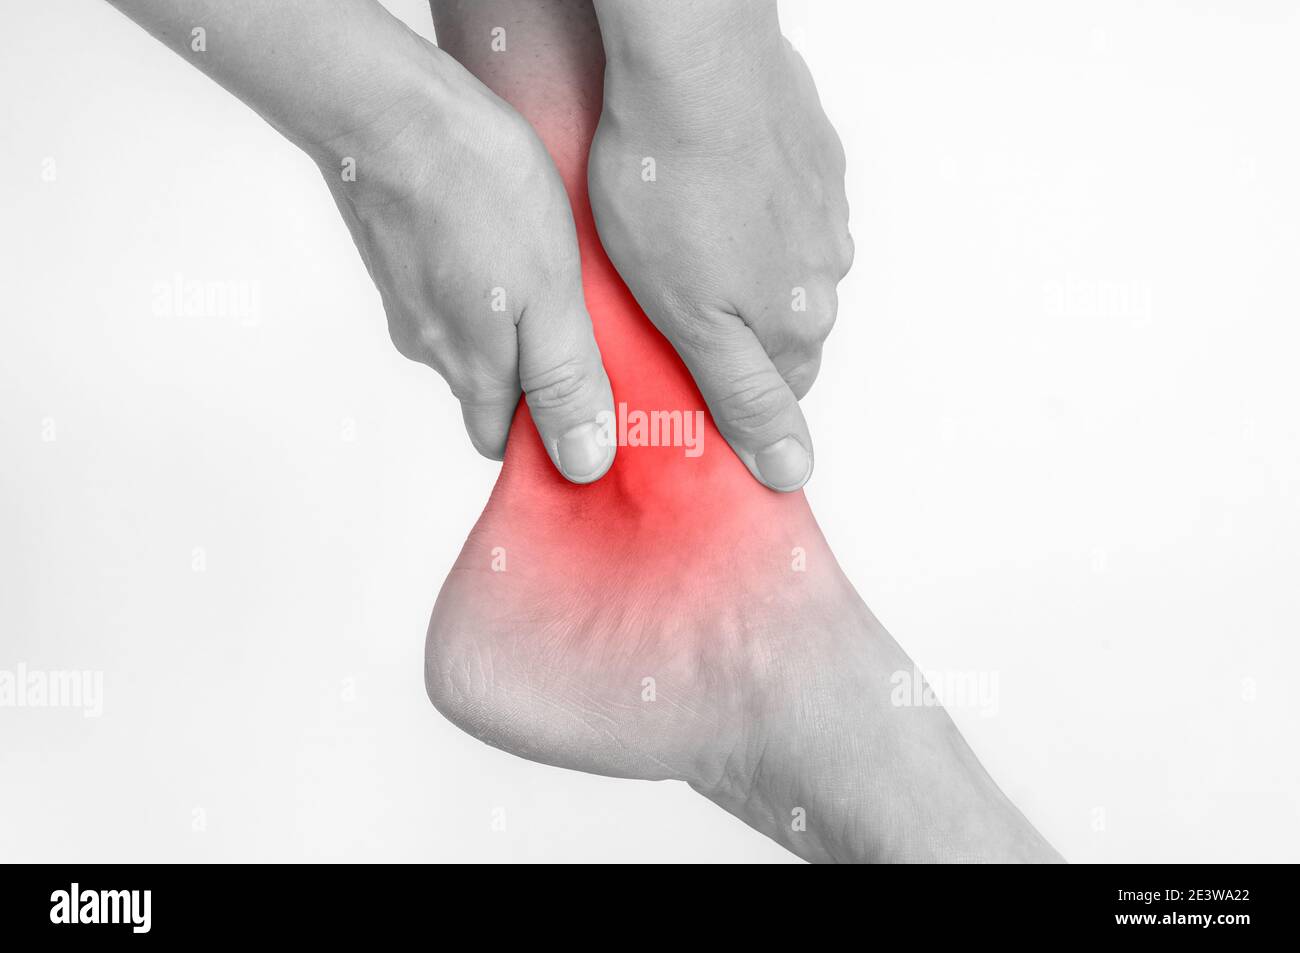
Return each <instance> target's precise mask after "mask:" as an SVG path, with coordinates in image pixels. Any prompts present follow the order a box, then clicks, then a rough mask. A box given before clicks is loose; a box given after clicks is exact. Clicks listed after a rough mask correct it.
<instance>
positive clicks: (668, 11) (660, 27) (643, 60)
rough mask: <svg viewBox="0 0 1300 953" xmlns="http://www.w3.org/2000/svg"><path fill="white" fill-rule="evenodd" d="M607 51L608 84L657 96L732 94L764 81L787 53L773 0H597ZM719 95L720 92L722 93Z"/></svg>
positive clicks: (607, 91) (597, 13)
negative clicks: (703, 87)
mask: <svg viewBox="0 0 1300 953" xmlns="http://www.w3.org/2000/svg"><path fill="white" fill-rule="evenodd" d="M595 8H596V16H597V19H598V20H599V23H600V33H601V39H602V42H603V44H604V47H605V77H606V79H605V82H606V87H607V90H606V94H607V96H608V94H609V89H608V87H609V86H610V84H611V83H613V84H614V85H615V87H616V88H617V87H619V86H620V85H621V84H622V83H623V82H624V80H627V81H629V82H636V83H637V84H648V85H651V86H653V87H654V90H653V91H656V92H657V93H658V95H659V96H661V97H666V96H674V95H675V94H676V93H677V92H680V91H682V90H685V89H693V90H695V91H696V92H698V86H699V84H700V83H701V82H702V81H705V80H707V81H709V82H710V83H711V84H715V85H719V84H720V85H721V86H723V87H726V86H728V85H734V87H735V88H736V90H737V91H739V90H740V88H742V86H743V85H744V81H745V78H746V77H748V78H749V79H751V80H752V79H753V78H754V77H756V76H761V75H763V71H764V70H765V68H766V66H767V64H769V63H770V61H771V60H772V59H773V58H775V57H776V56H778V55H780V53H781V50H782V48H783V46H784V39H783V37H782V36H781V27H780V23H779V21H778V19H777V9H776V3H775V0H718V2H711V3H698V2H694V0H669V2H666V3H653V4H650V3H636V2H628V0H595ZM720 91H722V90H720Z"/></svg>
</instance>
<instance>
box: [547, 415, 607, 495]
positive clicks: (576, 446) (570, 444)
mask: <svg viewBox="0 0 1300 953" xmlns="http://www.w3.org/2000/svg"><path fill="white" fill-rule="evenodd" d="M613 449H614V448H613V447H610V446H606V441H602V440H601V439H600V428H599V427H597V426H596V425H595V424H594V423H593V424H579V425H578V426H577V427H574V428H573V429H572V430H570V431H569V432H568V433H566V434H565V435H564V436H563V437H561V438H560V439H559V440H558V441H557V443H556V447H555V452H556V456H558V457H559V458H560V471H561V472H562V473H563V474H564V475H565V476H566V477H568V478H569V479H570V480H572V481H573V482H575V483H587V482H589V481H591V480H594V479H595V478H596V477H598V476H600V475H601V474H602V473H604V472H605V470H606V469H607V468H608V467H609V463H610V458H611V457H612V456H613V452H612V451H613Z"/></svg>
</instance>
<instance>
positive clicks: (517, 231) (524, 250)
mask: <svg viewBox="0 0 1300 953" xmlns="http://www.w3.org/2000/svg"><path fill="white" fill-rule="evenodd" d="M426 52H427V54H428V56H429V62H428V64H427V70H428V76H429V83H428V88H427V89H420V90H416V91H413V92H412V94H411V95H410V96H409V97H407V98H405V99H403V100H402V101H400V102H398V103H397V104H396V105H394V106H393V107H391V108H390V109H388V110H386V111H385V112H384V113H383V114H382V115H381V116H379V117H378V118H377V119H376V120H375V121H374V122H372V123H371V124H369V125H368V126H366V127H365V128H364V129H363V130H361V131H360V132H359V133H353V134H349V135H347V136H343V137H339V138H338V139H336V140H335V141H333V142H331V143H329V144H328V145H327V146H326V147H325V148H322V149H319V150H313V151H314V152H316V153H318V154H319V158H318V162H319V164H320V165H321V170H322V172H323V174H324V176H325V179H326V182H327V183H328V184H329V188H330V191H331V193H332V194H333V195H334V198H335V201H336V203H337V205H338V207H339V210H340V212H342V214H343V218H344V220H345V221H346V222H347V225H348V228H349V230H350V231H351V233H352V238H353V241H354V242H355V243H356V246H357V249H358V251H360V253H361V257H362V259H363V260H364V261H365V264H366V268H367V270H368V271H369V272H370V277H371V278H372V279H373V280H374V282H375V285H376V287H377V288H378V289H379V293H380V296H381V298H382V299H383V304H384V310H385V312H386V313H387V315H388V327H389V332H390V334H391V335H392V339H393V343H394V344H395V345H396V346H397V349H398V350H399V351H400V352H401V353H402V354H403V355H405V356H406V357H408V358H410V359H412V360H416V361H420V362H422V363H425V364H428V365H429V366H430V367H432V368H433V369H434V370H436V371H437V372H438V373H439V374H441V375H442V377H443V378H445V379H446V381H447V383H448V384H449V385H450V386H451V390H452V393H453V394H454V395H455V396H456V398H457V399H458V400H459V401H460V403H461V410H462V412H463V415H464V418H465V427H466V430H468V432H469V436H470V439H471V441H472V442H473V444H474V446H475V448H476V449H477V450H478V451H479V452H480V453H481V454H483V455H484V456H486V457H490V458H492V459H495V460H500V459H502V458H503V456H504V453H505V445H506V436H507V433H508V432H509V429H510V423H511V420H512V418H513V416H514V413H515V409H516V407H517V405H518V403H519V395H520V390H521V387H522V390H523V392H524V393H525V395H526V397H527V400H528V407H529V411H530V412H531V415H532V419H533V422H534V423H535V424H536V427H537V430H538V432H539V433H540V435H541V438H542V443H543V444H544V445H545V447H546V451H547V454H548V455H549V456H550V458H551V460H552V462H553V463H554V464H555V466H556V467H557V468H558V469H559V470H560V472H561V473H562V474H563V475H564V476H565V477H566V478H567V479H569V480H570V481H572V482H574V483H588V482H591V481H593V480H596V479H598V478H600V477H601V476H602V475H604V473H605V471H606V470H608V469H609V467H610V465H611V464H612V462H613V459H614V452H615V448H614V447H613V446H612V445H611V444H610V443H609V442H608V441H607V440H602V439H601V438H600V434H601V429H600V426H599V423H598V419H606V418H602V417H601V415H602V414H606V415H611V416H612V414H613V396H612V393H611V390H610V385H609V379H608V377H606V375H605V370H604V368H603V366H602V365H601V360H600V353H599V351H598V350H597V347H596V341H595V337H594V335H593V333H592V328H591V319H590V317H589V316H588V314H587V310H586V306H585V304H584V302H583V295H582V279H581V273H580V268H579V258H578V246H577V239H576V234H575V230H574V223H573V215H572V212H571V210H570V208H569V202H568V198H567V197H566V195H565V192H564V187H563V185H562V183H561V180H560V177H559V173H558V172H557V171H556V169H555V166H554V164H553V163H552V162H551V159H550V156H549V155H548V154H547V152H546V149H545V148H544V146H543V145H542V143H541V141H540V140H539V139H538V138H537V136H536V134H535V133H534V132H533V129H532V127H531V126H530V125H529V124H528V123H527V122H526V121H525V120H524V119H523V118H522V117H521V116H519V115H518V113H516V112H515V110H514V109H513V108H511V107H510V106H509V105H507V104H506V103H505V102H504V101H502V100H501V99H499V98H498V97H497V96H496V95H494V94H493V93H492V92H491V91H490V90H488V89H487V87H485V86H484V85H483V84H482V83H480V82H479V81H478V80H477V79H475V78H474V77H473V76H472V75H470V74H469V73H468V72H466V71H465V70H464V69H463V68H462V67H461V66H460V65H459V64H457V63H455V62H454V61H453V60H451V59H450V58H449V57H446V56H445V55H444V54H442V53H441V52H439V51H438V50H437V49H436V48H434V47H432V46H427V47H426ZM349 158H351V159H352V160H353V165H352V166H351V168H353V169H354V170H355V176H354V177H352V176H346V175H344V174H343V172H344V171H345V170H346V169H348V168H349V165H348V159H349Z"/></svg>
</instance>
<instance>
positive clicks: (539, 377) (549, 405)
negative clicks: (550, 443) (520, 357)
mask: <svg viewBox="0 0 1300 953" xmlns="http://www.w3.org/2000/svg"><path fill="white" fill-rule="evenodd" d="M520 384H521V385H522V386H523V389H524V392H525V393H526V394H527V395H528V406H529V407H531V408H532V409H534V410H554V409H556V408H561V407H571V406H573V405H575V404H579V403H581V402H583V401H585V400H586V399H587V398H588V397H589V396H590V395H591V393H592V392H593V390H594V389H595V374H593V372H592V369H591V367H590V366H589V364H588V362H587V361H586V360H584V359H582V358H568V359H566V360H564V361H561V362H560V363H559V364H554V365H551V366H549V367H547V368H546V369H545V370H542V371H536V372H531V373H529V374H528V375H526V376H525V377H524V378H522V379H521V380H520Z"/></svg>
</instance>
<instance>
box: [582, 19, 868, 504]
mask: <svg viewBox="0 0 1300 953" xmlns="http://www.w3.org/2000/svg"><path fill="white" fill-rule="evenodd" d="M595 9H596V12H597V15H598V18H599V22H600V27H601V32H602V34H603V37H604V46H605V49H606V52H607V56H608V62H607V65H606V70H605V81H604V111H603V113H602V115H601V119H600V125H599V126H598V128H597V130H596V134H595V139H594V141H593V143H592V146H591V160H590V172H589V176H590V195H591V204H592V208H593V211H594V214H595V219H596V224H597V227H598V229H599V232H600V237H601V240H602V242H603V243H604V246H605V249H606V251H607V252H608V253H609V256H610V259H611V260H612V261H613V262H614V265H615V266H616V267H617V268H618V271H619V273H620V274H621V275H622V276H623V278H624V279H625V280H626V282H627V284H628V286H629V287H630V288H631V290H632V292H633V294H634V295H635V296H636V299H637V301H638V302H639V303H640V305H641V307H642V308H643V309H644V310H645V312H646V314H647V315H648V316H649V318H650V320H651V321H652V322H653V323H654V324H655V326H656V327H657V328H658V329H659V330H660V331H661V332H663V334H664V336H665V337H667V338H668V340H669V341H670V342H672V344H673V346H674V348H675V349H676V350H677V352H678V354H679V355H680V356H681V358H682V360H683V361H684V362H685V363H686V366H687V367H688V368H690V370H691V373H692V375H693V376H694V378H695V380H696V381H697V382H698V384H699V386H700V389H701V391H702V393H703V395H704V398H705V400H706V402H707V403H708V406H709V409H710V411H711V412H712V414H713V418H714V420H715V421H717V424H718V426H719V428H720V429H721V431H722V434H723V435H724V436H725V437H726V438H727V440H728V441H729V442H730V444H731V446H732V448H733V449H734V450H735V451H736V453H737V455H738V456H739V457H740V458H741V460H742V461H744V463H745V464H746V466H747V467H749V469H750V470H751V472H753V474H754V476H755V477H756V478H757V479H759V480H760V481H761V482H763V483H765V484H767V485H768V486H770V487H772V488H773V489H778V490H789V489H797V488H798V487H800V486H802V485H803V484H804V483H805V482H806V481H807V479H808V478H809V476H810V475H811V473H812V449H813V444H812V437H811V436H810V434H809V430H808V425H807V422H806V421H805V420H804V417H803V414H802V412H801V411H800V409H799V403H798V401H799V399H800V398H802V397H803V396H804V394H806V393H807V392H808V390H809V388H810V387H811V386H812V384H813V381H814V379H815V378H816V376H817V371H818V368H819V367H820V365H821V353H822V343H823V341H824V340H825V339H826V336H827V335H828V334H829V333H830V330H831V326H832V325H833V324H834V322H835V313H836V293H835V286H836V285H837V284H838V282H839V281H840V279H841V278H843V277H844V275H845V274H846V273H847V271H848V269H849V265H850V263H851V262H852V259H853V242H852V240H851V239H850V237H849V231H848V202H847V200H846V198H845V195H844V150H843V149H842V148H841V147H840V142H839V138H838V137H837V136H836V134H835V130H834V129H833V128H832V127H831V124H830V122H829V120H827V118H826V115H825V113H824V112H823V111H822V108H821V104H820V102H819V101H818V97H817V90H816V87H815V86H814V84H813V80H812V76H811V74H810V73H809V72H808V69H807V67H806V66H805V65H804V62H803V60H802V58H800V56H799V54H798V53H796V52H795V51H794V49H793V48H792V47H791V46H790V44H789V43H788V42H786V40H785V39H784V38H783V37H782V36H781V31H780V27H779V24H778V22H777V16H776V4H775V2H774V0H714V2H710V3H698V2H694V0H666V2H663V3H654V4H646V3H634V2H627V0H598V2H597V3H596V4H595ZM651 163H652V164H653V165H652V166H651V165H650V164H651ZM666 234H671V235H673V240H672V241H671V242H666V241H663V238H662V236H664V235H666Z"/></svg>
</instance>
